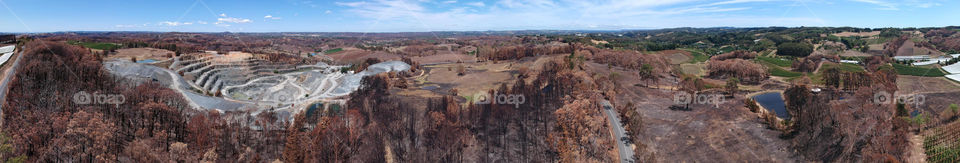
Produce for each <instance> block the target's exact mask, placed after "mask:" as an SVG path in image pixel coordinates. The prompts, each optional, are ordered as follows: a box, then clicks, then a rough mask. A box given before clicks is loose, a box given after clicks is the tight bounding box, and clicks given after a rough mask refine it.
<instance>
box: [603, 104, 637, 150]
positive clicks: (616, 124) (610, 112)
mask: <svg viewBox="0 0 960 163" xmlns="http://www.w3.org/2000/svg"><path fill="white" fill-rule="evenodd" d="M600 104H601V105H603V112H604V113H606V114H607V117H610V118H608V119H607V120H608V121H610V126H612V127H613V136H614V139H616V141H617V151H620V162H633V161H632V160H633V148H630V144H627V142H624V141H623V139H629V137H628V136H627V134H626V133H627V131H626V130H624V129H623V124H620V117H618V116H617V109H613V105H611V104H610V101H607V100H603V101H601V102H600Z"/></svg>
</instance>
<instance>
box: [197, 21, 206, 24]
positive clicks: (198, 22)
mask: <svg viewBox="0 0 960 163" xmlns="http://www.w3.org/2000/svg"><path fill="white" fill-rule="evenodd" d="M197 24H207V22H206V21H201V20H198V21H197Z"/></svg>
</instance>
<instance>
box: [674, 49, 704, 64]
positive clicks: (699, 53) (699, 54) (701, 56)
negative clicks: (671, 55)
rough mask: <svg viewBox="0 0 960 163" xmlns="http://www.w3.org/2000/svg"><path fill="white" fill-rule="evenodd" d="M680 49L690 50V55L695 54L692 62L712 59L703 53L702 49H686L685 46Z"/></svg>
mask: <svg viewBox="0 0 960 163" xmlns="http://www.w3.org/2000/svg"><path fill="white" fill-rule="evenodd" d="M680 50H684V51H687V52H690V55H692V56H693V59H692V60H690V63H699V62H705V61H707V60H709V59H710V56H707V55H705V54H703V52H702V51H700V50H694V49H686V48H683V49H680Z"/></svg>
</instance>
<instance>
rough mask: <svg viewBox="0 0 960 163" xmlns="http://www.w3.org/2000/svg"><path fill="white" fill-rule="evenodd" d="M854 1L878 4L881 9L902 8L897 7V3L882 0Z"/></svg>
mask: <svg viewBox="0 0 960 163" xmlns="http://www.w3.org/2000/svg"><path fill="white" fill-rule="evenodd" d="M852 1H856V2H863V3H869V4H873V5H877V6H880V7H881V8H877V9H881V10H900V8H897V4H895V3H890V2H886V1H880V0H852Z"/></svg>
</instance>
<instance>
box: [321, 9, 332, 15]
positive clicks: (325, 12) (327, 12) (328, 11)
mask: <svg viewBox="0 0 960 163" xmlns="http://www.w3.org/2000/svg"><path fill="white" fill-rule="evenodd" d="M323 13H324V14H330V13H333V11H330V10H327V11H324V12H323Z"/></svg>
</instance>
